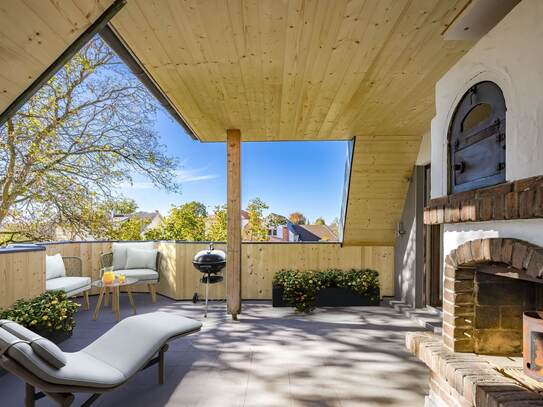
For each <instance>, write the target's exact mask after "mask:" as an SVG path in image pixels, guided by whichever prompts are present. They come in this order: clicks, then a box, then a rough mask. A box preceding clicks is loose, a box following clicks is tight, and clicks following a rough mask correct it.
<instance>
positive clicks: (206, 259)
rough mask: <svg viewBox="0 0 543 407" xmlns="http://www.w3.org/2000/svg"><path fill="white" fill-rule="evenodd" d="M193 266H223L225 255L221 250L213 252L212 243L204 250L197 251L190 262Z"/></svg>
mask: <svg viewBox="0 0 543 407" xmlns="http://www.w3.org/2000/svg"><path fill="white" fill-rule="evenodd" d="M192 263H193V264H224V263H226V254H225V253H224V252H223V251H222V250H215V248H214V247H213V243H211V244H210V245H209V248H208V249H206V250H202V251H199V252H198V253H196V255H195V256H194V259H193V260H192Z"/></svg>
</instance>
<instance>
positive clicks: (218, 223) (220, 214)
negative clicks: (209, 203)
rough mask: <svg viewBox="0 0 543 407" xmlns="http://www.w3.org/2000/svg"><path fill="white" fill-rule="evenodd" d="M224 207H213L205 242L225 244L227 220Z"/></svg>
mask: <svg viewBox="0 0 543 407" xmlns="http://www.w3.org/2000/svg"><path fill="white" fill-rule="evenodd" d="M226 209H227V208H226V205H220V206H216V207H215V212H214V213H213V216H212V217H211V219H210V224H209V229H208V231H207V236H206V240H209V241H211V242H226V239H227V229H226V226H227V219H228V214H227V212H226Z"/></svg>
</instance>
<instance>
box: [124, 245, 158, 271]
mask: <svg viewBox="0 0 543 407" xmlns="http://www.w3.org/2000/svg"><path fill="white" fill-rule="evenodd" d="M157 253H158V250H156V249H134V248H133V247H129V248H128V249H126V266H125V269H151V270H156V256H157Z"/></svg>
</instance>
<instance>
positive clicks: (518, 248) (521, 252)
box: [511, 242, 528, 270]
mask: <svg viewBox="0 0 543 407" xmlns="http://www.w3.org/2000/svg"><path fill="white" fill-rule="evenodd" d="M527 253H528V246H527V245H526V244H524V243H521V242H515V243H514V244H513V255H512V256H511V265H512V266H513V267H514V268H516V269H519V270H522V268H523V264H524V258H525V257H526V254H527Z"/></svg>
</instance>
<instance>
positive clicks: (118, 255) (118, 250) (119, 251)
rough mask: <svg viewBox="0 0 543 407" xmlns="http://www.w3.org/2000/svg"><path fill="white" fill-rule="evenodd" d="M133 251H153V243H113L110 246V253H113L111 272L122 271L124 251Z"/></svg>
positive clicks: (124, 264)
mask: <svg viewBox="0 0 543 407" xmlns="http://www.w3.org/2000/svg"><path fill="white" fill-rule="evenodd" d="M129 247H130V248H133V249H154V247H155V243H154V242H130V243H118V242H115V243H113V244H112V245H111V251H112V252H113V262H112V266H113V270H122V269H125V268H126V251H127V249H128V248H129Z"/></svg>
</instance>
